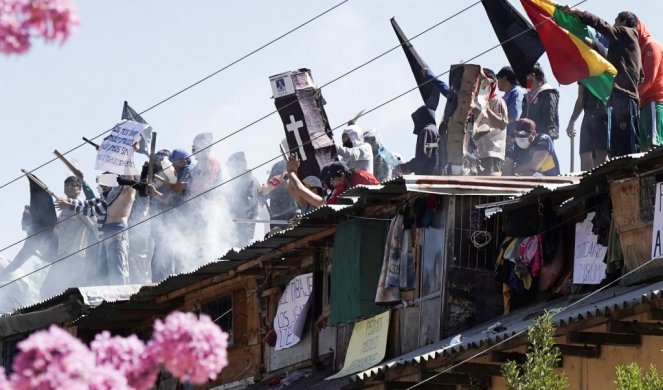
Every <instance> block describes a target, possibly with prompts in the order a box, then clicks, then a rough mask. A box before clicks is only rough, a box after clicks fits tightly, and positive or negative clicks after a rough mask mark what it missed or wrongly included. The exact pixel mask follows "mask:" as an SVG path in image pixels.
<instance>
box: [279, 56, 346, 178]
mask: <svg viewBox="0 0 663 390" xmlns="http://www.w3.org/2000/svg"><path fill="white" fill-rule="evenodd" d="M270 84H271V85H272V92H273V93H274V105H275V106H276V109H277V111H278V113H279V116H280V117H281V121H282V122H283V130H284V132H285V139H286V142H287V148H286V149H287V150H286V152H287V153H297V154H298V157H299V161H301V164H300V166H299V170H298V171H297V174H298V175H299V177H300V178H305V177H307V176H318V175H319V174H320V169H321V168H322V167H323V166H325V165H327V164H329V163H330V162H332V161H336V160H337V156H336V145H335V144H334V138H333V133H332V131H331V128H330V127H329V121H328V119H327V114H326V113H325V109H324V99H323V98H322V95H321V93H320V91H319V90H318V89H316V86H315V84H314V83H313V78H312V77H311V71H310V70H308V69H299V70H297V71H292V72H285V73H282V74H279V75H276V76H272V77H270Z"/></svg>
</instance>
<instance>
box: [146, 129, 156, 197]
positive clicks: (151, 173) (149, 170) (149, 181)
mask: <svg viewBox="0 0 663 390" xmlns="http://www.w3.org/2000/svg"><path fill="white" fill-rule="evenodd" d="M156 147H157V133H156V131H153V132H152V142H151V144H150V159H149V165H148V166H147V184H152V182H153V181H154V152H155V150H156Z"/></svg>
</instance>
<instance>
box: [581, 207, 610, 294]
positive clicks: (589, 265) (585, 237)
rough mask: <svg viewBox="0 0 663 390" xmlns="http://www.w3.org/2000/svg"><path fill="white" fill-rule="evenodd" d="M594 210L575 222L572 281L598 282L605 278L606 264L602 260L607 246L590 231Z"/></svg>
mask: <svg viewBox="0 0 663 390" xmlns="http://www.w3.org/2000/svg"><path fill="white" fill-rule="evenodd" d="M595 214H596V213H595V212H591V213H588V214H587V218H585V220H584V221H582V222H579V223H577V224H576V245H575V256H574V260H573V283H575V284H599V283H601V281H602V280H603V278H605V269H606V265H605V263H604V262H603V259H604V258H605V254H606V252H607V251H608V248H607V247H605V246H603V245H600V244H598V243H597V242H596V239H597V237H596V234H594V233H592V226H593V224H592V219H593V218H594V215H595Z"/></svg>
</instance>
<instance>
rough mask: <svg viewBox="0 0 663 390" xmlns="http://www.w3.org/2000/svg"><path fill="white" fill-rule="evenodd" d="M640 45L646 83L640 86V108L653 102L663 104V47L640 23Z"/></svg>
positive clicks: (639, 22)
mask: <svg viewBox="0 0 663 390" xmlns="http://www.w3.org/2000/svg"><path fill="white" fill-rule="evenodd" d="M637 30H638V44H639V45H640V53H641V55H642V68H643V70H644V71H645V81H644V82H643V83H642V84H640V87H639V91H638V92H639V94H640V107H643V106H644V105H645V104H647V103H651V102H663V45H661V43H660V42H659V41H657V40H656V39H654V37H652V36H651V33H650V32H649V30H648V29H647V26H645V24H644V23H643V22H642V21H638V27H637Z"/></svg>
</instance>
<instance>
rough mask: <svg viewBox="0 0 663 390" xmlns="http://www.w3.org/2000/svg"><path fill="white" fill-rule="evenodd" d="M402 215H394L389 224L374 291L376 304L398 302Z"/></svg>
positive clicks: (393, 303)
mask: <svg viewBox="0 0 663 390" xmlns="http://www.w3.org/2000/svg"><path fill="white" fill-rule="evenodd" d="M403 231H404V229H403V215H401V214H398V215H396V216H395V217H394V218H393V219H392V220H391V223H390V224H389V232H388V233H387V241H386V242H385V244H384V256H383V259H382V269H381V270H380V279H379V280H378V287H377V291H376V293H375V303H376V304H377V305H395V304H398V303H399V302H400V299H401V297H400V288H399V282H398V279H399V277H400V259H401V253H402V245H403Z"/></svg>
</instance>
